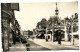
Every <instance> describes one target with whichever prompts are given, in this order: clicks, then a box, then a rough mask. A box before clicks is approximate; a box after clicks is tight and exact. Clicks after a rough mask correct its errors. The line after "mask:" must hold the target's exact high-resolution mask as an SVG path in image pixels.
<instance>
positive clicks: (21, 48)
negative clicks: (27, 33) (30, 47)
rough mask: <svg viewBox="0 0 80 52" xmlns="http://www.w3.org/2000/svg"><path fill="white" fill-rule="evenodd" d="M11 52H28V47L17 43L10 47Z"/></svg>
mask: <svg viewBox="0 0 80 52" xmlns="http://www.w3.org/2000/svg"><path fill="white" fill-rule="evenodd" d="M9 50H10V51H26V46H25V45H24V44H22V43H17V44H15V45H12V46H11V47H9Z"/></svg>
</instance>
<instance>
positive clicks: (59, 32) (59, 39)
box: [58, 30, 62, 45]
mask: <svg viewBox="0 0 80 52" xmlns="http://www.w3.org/2000/svg"><path fill="white" fill-rule="evenodd" d="M61 35H62V34H61V30H59V31H58V44H59V45H61Z"/></svg>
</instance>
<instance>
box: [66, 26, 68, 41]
mask: <svg viewBox="0 0 80 52" xmlns="http://www.w3.org/2000/svg"><path fill="white" fill-rule="evenodd" d="M66 31H67V29H66V26H65V41H68V34H67V32H66Z"/></svg>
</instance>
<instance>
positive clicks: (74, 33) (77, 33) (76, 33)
mask: <svg viewBox="0 0 80 52" xmlns="http://www.w3.org/2000/svg"><path fill="white" fill-rule="evenodd" d="M72 34H73V35H79V32H78V31H77V32H73V33H70V35H72Z"/></svg>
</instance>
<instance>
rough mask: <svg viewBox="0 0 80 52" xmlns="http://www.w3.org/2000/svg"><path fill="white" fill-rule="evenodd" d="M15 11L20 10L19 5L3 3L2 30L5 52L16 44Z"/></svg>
mask: <svg viewBox="0 0 80 52" xmlns="http://www.w3.org/2000/svg"><path fill="white" fill-rule="evenodd" d="M13 6H15V7H13ZM16 7H17V8H16ZM14 10H19V3H1V28H2V48H3V51H6V50H9V47H10V46H11V45H12V44H13V43H15V41H14V39H15V35H16V33H15V15H14Z"/></svg>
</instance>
